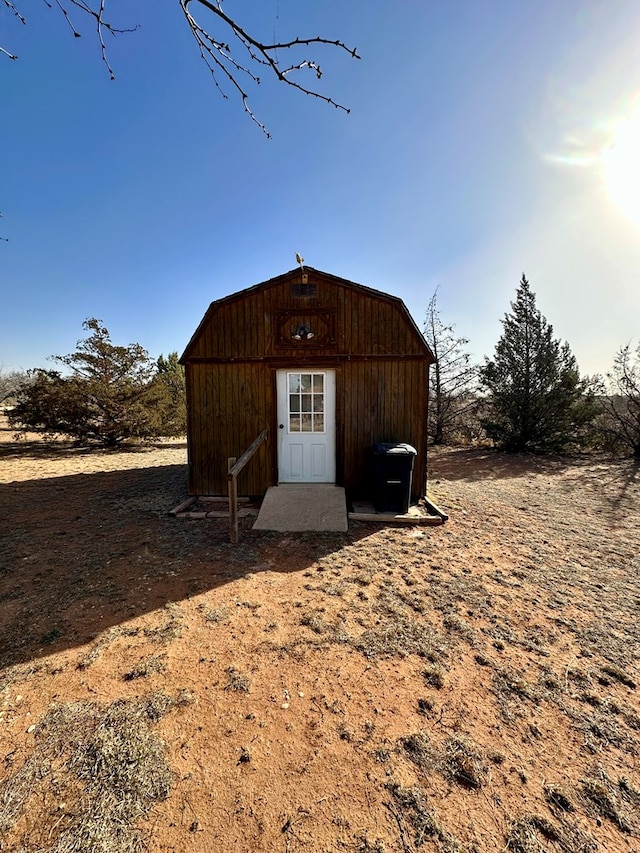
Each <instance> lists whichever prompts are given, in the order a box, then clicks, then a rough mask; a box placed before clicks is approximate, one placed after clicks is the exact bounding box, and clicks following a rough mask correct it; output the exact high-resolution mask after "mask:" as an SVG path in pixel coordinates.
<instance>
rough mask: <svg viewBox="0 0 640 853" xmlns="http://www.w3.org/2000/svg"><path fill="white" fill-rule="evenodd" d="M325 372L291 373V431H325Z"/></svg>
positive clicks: (289, 386) (289, 384)
mask: <svg viewBox="0 0 640 853" xmlns="http://www.w3.org/2000/svg"><path fill="white" fill-rule="evenodd" d="M324 387H325V374H324V373H290V374H289V378H288V388H289V413H288V414H289V432H324V428H325V422H324Z"/></svg>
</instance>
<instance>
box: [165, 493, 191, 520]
mask: <svg viewBox="0 0 640 853" xmlns="http://www.w3.org/2000/svg"><path fill="white" fill-rule="evenodd" d="M196 500H197V498H196V497H195V495H192V496H191V497H190V498H187V499H186V501H182V503H180V504H178V506H177V507H174V508H173V509H170V510H169V515H177V514H178V513H179V512H183V511H184V510H185V509H186V508H187V507H188V506H191V504H192V503H195V502H196Z"/></svg>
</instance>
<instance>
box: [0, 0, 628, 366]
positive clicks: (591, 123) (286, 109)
mask: <svg viewBox="0 0 640 853" xmlns="http://www.w3.org/2000/svg"><path fill="white" fill-rule="evenodd" d="M16 2H17V3H18V7H19V8H20V11H21V12H22V13H23V14H24V15H25V17H26V18H27V25H26V26H22V25H21V24H20V23H19V22H18V21H17V20H16V19H15V18H14V17H13V16H12V15H11V13H10V11H9V10H8V9H6V8H5V7H4V6H0V47H3V48H5V49H7V50H9V51H11V52H13V53H16V54H18V55H19V60H18V61H16V62H12V61H10V60H8V59H7V58H6V56H3V55H1V54H0V104H1V107H0V109H1V113H0V116H1V121H0V128H1V129H0V162H1V163H2V168H1V172H0V175H1V177H0V211H2V213H3V219H2V220H1V221H0V236H4V237H5V238H8V241H9V242H4V241H3V242H0V365H1V366H2V367H3V368H4V369H20V368H22V369H26V368H30V367H34V366H46V364H47V362H46V358H47V356H49V355H51V354H54V353H66V352H70V351H72V350H73V348H74V346H75V343H76V341H77V340H78V339H79V338H81V337H82V336H83V331H82V322H83V320H84V319H86V318H87V317H90V316H96V317H98V318H99V319H101V320H102V321H103V322H104V323H105V324H106V326H107V327H108V328H109V329H110V331H111V334H112V338H113V340H114V341H115V342H117V343H129V342H132V341H137V342H139V343H141V344H142V345H143V346H145V347H146V348H147V349H148V350H149V352H150V353H151V354H152V355H153V356H157V355H159V354H160V353H161V352H162V353H165V354H166V353H168V352H170V351H172V350H178V351H180V352H182V350H183V348H184V347H185V345H186V344H187V342H188V340H189V338H190V336H191V334H192V333H193V331H194V330H195V328H196V326H197V324H198V323H199V321H200V319H201V317H202V315H203V314H204V312H205V310H206V308H207V306H208V305H209V303H210V302H211V301H212V300H214V299H218V298H220V297H221V296H224V295H227V294H229V293H232V292H234V291H236V290H240V289H242V288H244V287H248V286H250V285H253V284H256V283H258V282H260V281H264V280H265V279H268V278H271V277H273V276H275V275H278V274H280V273H282V272H285V271H287V270H288V269H291V268H292V267H294V266H295V253H296V252H300V253H301V254H302V255H303V256H304V258H305V260H306V262H307V263H308V264H309V265H311V266H314V267H316V268H318V269H322V270H326V271H328V272H331V273H333V274H335V275H339V276H343V277H345V278H348V279H351V280H353V281H356V282H359V283H362V284H365V285H368V286H370V287H375V288H378V289H380V290H383V291H387V292H390V293H393V294H395V295H398V296H400V297H401V298H402V299H404V301H405V302H406V304H407V306H408V308H409V310H410V311H411V313H412V314H413V316H414V318H415V319H416V321H417V322H418V324H419V325H422V322H423V319H424V313H425V309H426V306H427V304H428V302H429V299H430V297H431V295H432V293H433V292H434V290H435V288H436V287H438V294H439V297H438V299H439V306H440V310H441V314H442V318H443V320H444V321H446V322H453V323H455V325H456V330H457V332H458V333H459V334H460V335H461V336H465V337H467V338H469V340H470V343H469V350H470V352H471V353H472V354H473V356H474V358H475V359H477V360H481V359H482V358H483V357H484V356H491V355H492V354H493V350H494V346H495V344H496V342H497V340H498V337H499V335H500V333H501V324H500V320H501V318H502V317H503V315H504V313H505V312H506V311H507V310H509V302H510V301H511V300H512V299H513V298H514V295H515V291H516V287H517V285H518V281H519V279H520V277H521V274H522V272H523V271H524V272H525V273H526V275H527V277H528V279H529V281H530V283H531V287H532V289H533V291H534V292H535V293H536V295H537V299H538V306H539V308H540V309H541V311H542V313H543V314H544V315H545V316H546V317H547V319H548V320H549V322H550V323H552V324H553V326H554V331H555V334H556V336H557V337H560V338H561V339H562V340H567V341H568V342H569V344H570V346H571V348H572V350H573V352H574V354H575V355H576V357H577V359H578V363H579V365H580V368H581V370H582V371H583V372H585V373H594V372H596V371H600V372H602V371H605V370H607V369H608V368H609V367H610V365H611V362H612V359H613V355H614V353H615V351H616V350H617V349H618V348H619V347H620V346H621V345H623V344H625V343H627V342H628V341H637V339H638V336H639V334H640V331H639V328H640V324H639V321H638V317H640V162H639V160H640V158H639V157H638V155H636V154H635V150H636V148H635V146H634V144H633V142H634V139H637V141H638V146H637V150H638V151H640V134H638V133H637V124H638V122H637V120H634V116H637V115H638V110H640V50H639V49H638V47H639V44H640V5H639V4H638V2H637V0H562V2H558V0H537V2H535V3H533V2H525V0H406V2H403V3H399V4H389V3H388V2H385V3H382V2H379V0H367V2H364V0H350V2H349V3H344V2H338V0H323V2H315V3H311V2H307V3H300V2H294V0H259V2H258V0H253V2H248V1H247V0H245V2H244V3H240V2H236V0H226V2H225V5H224V8H225V10H226V11H227V13H228V14H236V16H237V17H238V18H239V20H240V21H241V22H242V23H243V24H245V25H246V28H247V29H249V30H252V31H253V32H255V33H257V34H258V35H262V34H264V37H265V39H270V38H271V37H272V36H273V33H274V32H275V33H276V35H277V36H278V37H279V38H283V39H284V38H288V37H290V36H293V35H296V34H300V35H304V34H308V35H316V34H322V35H327V36H330V37H339V38H341V39H343V40H344V41H346V42H347V43H348V44H349V45H354V46H355V47H357V49H358V51H359V53H360V55H361V56H362V59H361V60H360V61H353V60H351V59H349V57H347V56H345V55H340V54H339V53H337V52H335V51H332V50H324V51H314V52H313V56H314V57H317V58H319V59H320V64H321V66H322V68H323V71H324V76H323V79H322V81H321V83H320V86H321V91H324V92H326V93H328V94H329V95H331V96H332V97H333V98H335V99H336V100H338V101H340V102H341V103H344V104H346V105H348V106H349V107H350V108H351V113H350V114H349V115H345V114H344V113H342V112H340V111H338V110H336V109H334V108H333V107H330V106H326V105H324V104H322V103H320V102H318V101H315V100H314V99H312V98H309V97H305V96H303V95H301V94H298V93H295V92H293V91H291V90H287V89H286V88H285V87H283V86H282V85H278V84H276V83H272V82H270V81H268V80H267V79H264V82H263V83H262V84H261V86H260V87H259V88H258V89H255V88H251V87H249V95H250V103H251V105H252V107H253V109H254V111H255V113H256V114H257V116H258V117H259V118H260V119H262V120H263V121H264V122H265V123H266V124H267V126H268V128H269V131H270V132H271V134H272V139H271V140H267V139H265V137H264V135H263V134H262V133H261V132H260V130H259V129H258V128H257V127H256V126H255V125H254V124H253V123H252V122H251V121H250V120H249V119H248V118H247V117H246V116H245V115H244V114H243V112H242V109H241V105H240V103H239V102H238V101H237V100H236V99H235V98H234V96H233V94H232V93H231V91H229V98H228V100H223V99H222V98H221V97H220V95H219V94H218V92H217V91H216V89H215V88H214V86H213V84H212V82H211V79H210V77H209V75H208V72H207V71H206V69H205V68H204V66H203V65H202V62H201V60H200V58H199V55H198V52H197V49H196V46H195V43H194V42H193V39H192V37H191V34H190V33H189V32H188V30H187V28H186V25H185V24H184V22H183V20H182V18H181V13H180V9H179V6H178V2H177V0H168V1H167V2H165V3H158V2H157V0H137V2H135V3H134V2H129V3H125V2H124V0H111V4H112V11H111V18H112V19H113V20H115V21H116V22H117V23H121V24H122V25H123V26H131V25H134V24H140V28H139V29H138V30H137V31H136V32H135V33H130V34H123V35H121V36H118V37H117V38H109V39H107V46H108V50H109V58H110V62H111V65H112V66H113V68H114V71H115V74H116V80H115V82H112V81H110V80H109V76H108V73H107V72H106V69H105V68H104V66H103V64H102V63H101V60H100V53H99V45H98V43H97V41H96V38H95V35H94V33H93V30H92V28H91V26H90V25H89V24H88V23H87V22H83V20H82V16H81V15H79V14H75V16H74V17H75V20H76V21H77V24H78V27H79V29H81V31H82V33H83V35H82V38H80V39H74V38H73V37H72V35H71V33H70V31H69V28H68V27H67V25H66V24H65V22H64V20H63V19H62V18H61V16H60V14H59V13H58V12H57V11H56V9H55V8H54V9H48V8H47V7H46V6H45V4H38V5H34V4H31V3H28V2H27V0H23V5H22V6H20V0H16ZM108 7H109V4H108ZM308 53H309V54H310V55H311V52H310V51H308ZM634 121H635V124H634ZM634 127H635V132H636V134H637V137H634V136H633V132H634Z"/></svg>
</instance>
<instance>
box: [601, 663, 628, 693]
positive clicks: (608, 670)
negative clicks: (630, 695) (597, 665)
mask: <svg viewBox="0 0 640 853" xmlns="http://www.w3.org/2000/svg"><path fill="white" fill-rule="evenodd" d="M601 669H602V672H604V674H605V675H610V676H611V678H614V679H615V680H616V681H619V682H620V683H621V684H624V685H625V687H630V688H631V689H632V690H635V688H636V683H635V681H634V680H633V679H632V678H631V677H630V676H629V675H627V673H626V672H625V671H624V670H623V669H620V667H619V666H614V665H613V664H611V663H605V664H604V665H603V666H602V667H601Z"/></svg>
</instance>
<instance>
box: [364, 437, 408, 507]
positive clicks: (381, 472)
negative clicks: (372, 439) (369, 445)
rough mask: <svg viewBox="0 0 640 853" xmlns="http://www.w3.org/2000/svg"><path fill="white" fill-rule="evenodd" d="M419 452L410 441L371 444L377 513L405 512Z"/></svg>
mask: <svg viewBox="0 0 640 853" xmlns="http://www.w3.org/2000/svg"><path fill="white" fill-rule="evenodd" d="M417 455H418V451H417V450H416V449H415V447H411V445H410V444H392V443H389V442H381V443H379V444H374V445H373V478H374V500H373V505H374V507H375V509H376V512H396V513H405V512H408V511H409V503H410V501H411V476H412V473H413V463H414V461H415V458H416V456H417Z"/></svg>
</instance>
